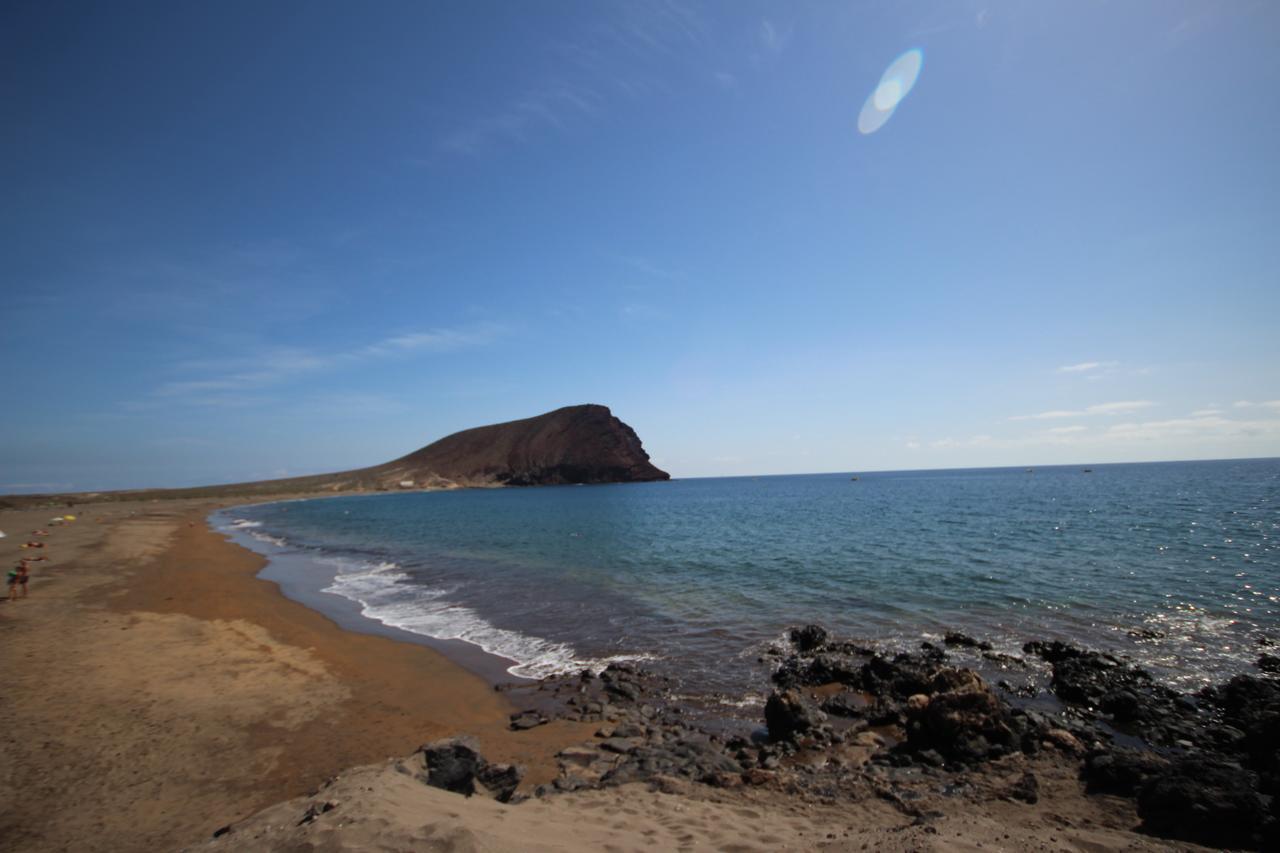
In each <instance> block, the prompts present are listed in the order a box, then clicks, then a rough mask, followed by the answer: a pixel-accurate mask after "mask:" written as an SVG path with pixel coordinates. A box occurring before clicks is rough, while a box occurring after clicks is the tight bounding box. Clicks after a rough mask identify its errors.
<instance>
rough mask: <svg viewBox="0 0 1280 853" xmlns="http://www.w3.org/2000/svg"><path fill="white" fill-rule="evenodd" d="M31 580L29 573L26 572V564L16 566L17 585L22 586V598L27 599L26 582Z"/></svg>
mask: <svg viewBox="0 0 1280 853" xmlns="http://www.w3.org/2000/svg"><path fill="white" fill-rule="evenodd" d="M29 580H31V573H30V572H29V571H28V570H27V564H26V562H25V561H24V562H21V563H19V564H18V583H20V584H21V585H22V597H23V598H26V597H27V581H29Z"/></svg>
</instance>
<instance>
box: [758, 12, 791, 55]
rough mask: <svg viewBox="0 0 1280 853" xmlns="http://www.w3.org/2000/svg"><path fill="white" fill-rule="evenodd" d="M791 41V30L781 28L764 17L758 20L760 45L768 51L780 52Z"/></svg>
mask: <svg viewBox="0 0 1280 853" xmlns="http://www.w3.org/2000/svg"><path fill="white" fill-rule="evenodd" d="M790 41H791V30H789V29H788V30H782V29H780V28H779V27H778V26H777V25H775V24H774V23H773V21H770V20H769V19H768V18H764V19H762V20H761V21H760V46H761V47H763V48H764V49H765V50H767V51H769V52H770V53H782V51H784V50H786V49H787V43H788V42H790Z"/></svg>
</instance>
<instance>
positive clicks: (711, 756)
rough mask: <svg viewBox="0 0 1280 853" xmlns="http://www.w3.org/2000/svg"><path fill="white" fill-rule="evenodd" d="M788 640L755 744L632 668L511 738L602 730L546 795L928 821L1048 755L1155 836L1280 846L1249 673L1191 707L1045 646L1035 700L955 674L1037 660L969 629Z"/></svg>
mask: <svg viewBox="0 0 1280 853" xmlns="http://www.w3.org/2000/svg"><path fill="white" fill-rule="evenodd" d="M787 636H788V641H789V642H788V643H787V645H786V647H784V648H775V649H774V650H772V651H771V653H770V654H769V655H768V656H767V658H766V659H768V660H771V661H772V663H773V664H774V673H773V675H772V680H773V683H774V689H773V690H772V691H771V693H770V694H769V696H768V698H767V701H766V702H765V706H764V714H763V717H764V720H763V722H764V727H763V729H760V730H757V731H756V732H754V733H753V734H752V736H750V737H743V736H728V735H722V734H717V733H715V732H712V731H708V730H706V729H704V728H699V727H698V726H697V725H695V724H694V723H692V722H691V720H690V718H689V716H688V715H687V714H685V713H684V711H685V708H684V707H683V706H682V705H681V704H680V703H679V702H676V701H673V700H672V699H671V695H672V684H671V682H670V681H669V680H668V679H665V678H662V677H660V676H656V675H653V674H651V673H647V672H645V671H643V670H640V669H637V668H634V667H631V666H628V665H622V664H615V665H613V666H610V667H609V668H608V669H606V670H604V671H603V672H601V673H599V674H598V675H595V674H592V673H590V672H584V673H582V674H581V675H579V676H577V677H574V678H568V679H557V680H549V681H547V682H544V683H543V684H542V685H541V686H540V687H539V696H541V697H542V701H543V703H544V707H543V709H542V710H526V711H522V712H519V713H517V714H515V715H513V718H512V726H513V727H514V728H524V727H531V726H533V725H539V724H541V723H542V722H545V721H546V719H547V716H548V714H550V715H552V716H567V717H569V718H572V719H576V720H580V721H587V722H594V723H599V724H600V725H599V727H598V729H597V730H596V732H595V737H594V738H593V739H592V740H591V741H590V742H588V743H584V744H582V745H580V746H575V747H570V748H569V749H566V750H564V751H563V752H561V753H560V755H559V756H558V758H559V763H560V773H559V775H558V777H557V778H556V779H555V781H554V782H553V783H552V784H550V785H547V786H542V787H541V788H539V789H538V790H537V791H535V794H537V795H548V794H551V793H554V792H557V791H572V790H577V789H581V788H589V787H606V786H610V785H617V784H623V783H627V782H635V781H648V782H650V783H652V784H655V785H658V786H665V785H668V784H673V783H675V782H676V781H677V780H684V781H685V782H692V783H702V784H707V785H713V786H717V787H738V786H768V787H772V788H776V789H779V790H783V791H786V792H788V793H790V794H796V795H801V796H808V797H817V798H819V799H822V800H824V801H835V800H838V799H839V798H842V797H845V798H847V797H852V796H866V795H868V794H871V795H875V796H879V797H881V798H883V799H885V800H887V801H889V802H891V803H893V804H894V805H895V806H897V807H898V808H899V809H900V810H902V811H903V812H904V813H905V814H908V815H912V816H914V817H916V818H918V819H921V820H923V819H926V818H927V815H924V814H917V812H918V808H917V806H916V805H915V803H916V802H917V801H918V800H919V799H920V792H921V791H922V790H925V789H927V790H931V791H934V792H935V793H936V792H938V791H941V792H943V793H944V795H951V794H956V795H959V794H964V795H966V796H972V795H973V791H974V787H973V786H974V784H975V780H977V779H979V778H986V777H992V778H995V777H1000V778H1001V779H1003V781H1000V782H999V783H998V784H994V783H993V784H990V785H987V787H986V789H985V790H986V791H987V794H986V795H987V796H994V797H999V798H1003V799H1007V800H1011V801H1017V802H1024V803H1034V802H1036V801H1037V800H1038V799H1039V797H1040V783H1039V780H1038V779H1037V778H1036V776H1035V774H1034V773H1033V772H1031V770H1030V769H1026V768H1028V767H1030V766H1032V765H1030V764H1028V761H1029V758H1028V757H1029V756H1035V755H1047V756H1049V757H1050V758H1049V760H1052V761H1063V762H1067V764H1068V766H1075V767H1079V769H1080V776H1081V778H1082V779H1083V781H1084V782H1085V785H1086V791H1087V792H1089V793H1106V794H1112V795H1118V796H1122V797H1129V798H1132V799H1133V800H1134V802H1135V807H1136V810H1137V812H1138V814H1139V816H1140V817H1141V819H1142V821H1143V829H1144V830H1145V831H1147V832H1149V833H1152V834H1155V835H1159V836H1162V837H1167V838H1173V839H1181V840H1187V841H1194V842H1198V843H1201V844H1207V845H1214V846H1232V847H1244V848H1267V849H1270V848H1272V847H1280V834H1278V833H1277V828H1278V827H1280V813H1277V805H1276V804H1277V803H1280V681H1277V680H1273V679H1270V678H1267V677H1265V676H1264V677H1255V676H1243V675H1242V676H1238V677H1236V678H1234V679H1232V680H1231V681H1229V682H1227V683H1226V684H1224V685H1221V686H1219V687H1217V688H1213V689H1207V690H1204V691H1202V692H1201V693H1200V694H1198V695H1195V696H1186V695H1181V694H1178V693H1176V692H1174V691H1172V690H1170V689H1168V688H1166V687H1164V686H1162V685H1160V684H1158V683H1157V682H1156V681H1155V680H1154V679H1153V678H1152V677H1151V676H1150V675H1149V674H1147V673H1146V672H1144V671H1142V670H1141V669H1138V668H1136V667H1134V666H1132V665H1131V664H1129V663H1127V662H1125V661H1123V660H1121V659H1119V658H1117V657H1114V656H1111V655H1106V654H1101V653H1097V652H1093V651H1089V650H1086V649H1081V648H1078V647H1075V646H1071V645H1067V644H1063V643H1059V642H1047V643H1041V642H1037V643H1028V644H1027V646H1026V647H1025V649H1024V652H1025V653H1026V654H1028V655H1031V656H1033V657H1034V658H1039V659H1041V660H1043V661H1045V662H1046V663H1047V664H1048V665H1049V667H1051V669H1052V681H1051V685H1050V686H1051V690H1052V693H1051V695H1050V696H1049V697H1046V696H1040V697H1038V698H1037V699H1036V701H1035V702H1034V703H1032V702H1031V701H1030V698H1031V697H1029V696H1027V695H1022V694H1021V693H1020V692H1019V691H1016V690H1014V689H1013V688H1012V687H1011V686H1010V685H1007V684H1006V683H1005V682H1000V684H998V685H996V686H994V687H993V686H992V685H990V684H989V683H988V682H987V681H985V680H984V679H983V678H982V677H981V676H980V675H979V674H978V673H977V672H975V671H974V670H972V669H969V668H965V667H963V666H957V665H955V664H954V663H953V660H952V657H951V654H950V653H949V652H948V651H947V650H946V649H958V650H959V652H957V654H961V653H962V654H963V655H967V656H968V657H966V659H979V660H980V661H982V660H986V661H993V662H996V663H997V664H998V665H999V666H1001V667H1006V666H1015V665H1016V666H1023V665H1025V662H1023V661H1021V659H1018V658H1017V657H1016V656H1010V655H1002V654H999V653H996V652H994V651H992V650H991V648H990V646H989V645H988V644H986V643H983V642H981V641H979V640H975V639H973V638H970V637H967V636H965V635H963V634H958V633H949V634H948V635H947V637H946V639H945V640H944V643H945V646H946V648H942V647H938V646H934V645H932V644H929V643H924V644H922V647H921V648H920V649H919V650H917V651H912V652H897V653H887V652H884V651H881V650H878V649H875V648H872V647H870V646H868V645H866V644H861V643H857V642H853V641H849V640H843V639H837V638H834V637H832V636H831V635H830V634H829V633H828V632H827V631H826V630H825V629H823V628H821V627H820V626H816V625H808V626H803V627H798V628H795V629H792V630H791V631H790V632H789V633H788V635H787ZM978 656H980V658H979V657H978ZM1054 698H1056V700H1057V701H1058V702H1059V703H1060V705H1058V706H1057V710H1054V704H1053V701H1052V700H1053V699H1054ZM548 702H550V703H551V704H555V705H557V706H558V707H557V709H556V710H549V708H548V707H545V706H546V705H547V703H548ZM1121 743H1123V744H1125V745H1123V746H1122V745H1120V744H1121ZM451 755H452V753H450V754H448V755H446V756H445V764H444V765H443V766H444V767H446V768H447V767H449V766H451V765H450V764H449V763H448V762H449V761H452V760H453V759H452V758H451V757H450V756H451ZM1053 756H1057V757H1056V758H1053ZM436 760H437V762H438V761H439V760H440V759H436ZM431 763H432V759H431V757H430V756H428V757H427V765H428V766H431ZM988 768H989V769H988ZM1010 771H1012V772H1013V775H1012V776H1009V775H1008V773H1009V772H1010ZM441 772H442V773H445V775H446V776H449V775H450V774H449V773H448V772H447V771H446V770H442V771H441ZM1001 774H1004V775H1003V776H1001ZM482 775H483V774H481V773H479V772H477V773H475V774H474V776H475V778H476V779H477V780H481V782H482V784H485V786H486V787H488V784H487V783H484V782H483V780H482ZM913 786H914V787H913ZM921 786H924V787H923V788H922V787H921ZM965 792H967V793H965Z"/></svg>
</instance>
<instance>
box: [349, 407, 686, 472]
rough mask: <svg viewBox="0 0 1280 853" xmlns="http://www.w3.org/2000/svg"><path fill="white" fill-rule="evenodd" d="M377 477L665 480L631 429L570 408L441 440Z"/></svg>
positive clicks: (383, 468) (593, 411) (601, 412)
mask: <svg viewBox="0 0 1280 853" xmlns="http://www.w3.org/2000/svg"><path fill="white" fill-rule="evenodd" d="M369 473H370V474H373V475H374V476H375V477H376V479H378V480H379V481H382V482H388V483H394V482H400V481H407V480H412V481H413V482H414V483H416V484H418V485H427V484H429V483H431V482H432V481H436V480H448V481H451V482H454V483H458V484H460V485H488V484H505V485H510V486H537V485H551V484H557V483H626V482H637V481H644V480H667V479H670V475H669V474H667V473H666V472H665V471H661V470H659V469H658V468H656V467H654V465H653V463H651V462H650V461H649V454H648V453H645V451H644V448H643V447H642V446H641V444H640V439H639V437H638V436H637V435H636V433H635V430H633V429H632V428H631V427H629V426H627V425H626V424H624V423H623V422H622V421H620V420H618V419H617V418H616V417H614V416H613V413H612V412H610V411H609V409H608V407H606V406H597V405H585V406H569V407H566V408H563V409H557V410H555V411H554V412H548V413H547V414H545V415H538V416H537V417H533V418H525V419H524V420H519V421H510V422H508V423H502V424H493V425H491V426H483V427H476V428H475V429H468V430H463V431H462V432H457V433H454V434H453V435H450V436H446V437H445V438H442V439H440V440H439V441H437V442H435V443H434V444H429V445H427V446H426V447H424V448H422V449H421V450H417V451H414V452H413V453H410V454H409V455H408V456H404V457H401V458H400V459H397V460H395V461H394V462H388V463H387V464H385V465H379V466H378V467H376V468H373V469H369Z"/></svg>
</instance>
